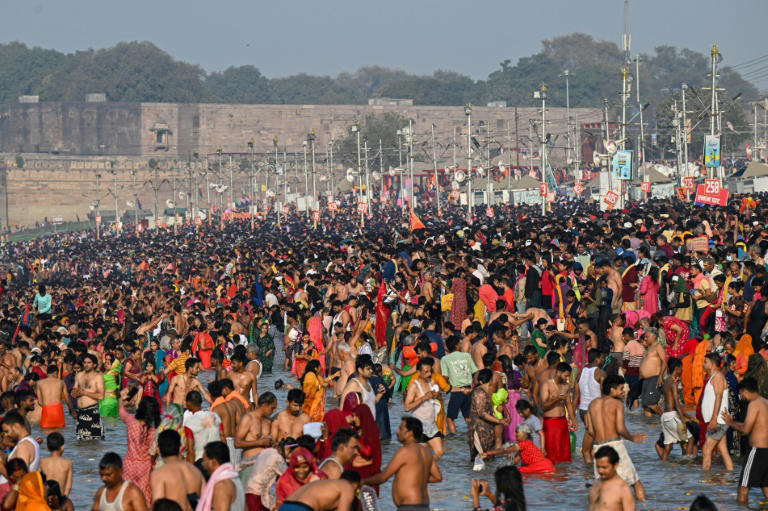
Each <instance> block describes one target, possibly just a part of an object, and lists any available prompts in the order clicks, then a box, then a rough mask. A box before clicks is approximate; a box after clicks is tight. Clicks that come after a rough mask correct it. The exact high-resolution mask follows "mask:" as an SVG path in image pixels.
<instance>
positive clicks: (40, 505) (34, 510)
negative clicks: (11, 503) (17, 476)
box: [16, 472, 51, 511]
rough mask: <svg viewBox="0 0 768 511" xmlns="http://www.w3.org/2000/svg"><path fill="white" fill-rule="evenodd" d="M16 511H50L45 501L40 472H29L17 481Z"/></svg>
mask: <svg viewBox="0 0 768 511" xmlns="http://www.w3.org/2000/svg"><path fill="white" fill-rule="evenodd" d="M16 511H51V508H50V507H48V503H47V502H46V500H45V486H44V485H43V478H42V477H41V476H40V472H30V473H29V474H27V475H25V476H24V477H22V478H21V481H19V496H18V497H17V499H16Z"/></svg>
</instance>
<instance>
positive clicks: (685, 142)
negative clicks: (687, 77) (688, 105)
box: [640, 83, 689, 176]
mask: <svg viewBox="0 0 768 511" xmlns="http://www.w3.org/2000/svg"><path fill="white" fill-rule="evenodd" d="M687 90H688V84H686V83H684V84H683V86H682V90H681V96H682V97H683V124H682V130H683V165H685V175H686V176H687V175H688V172H689V170H688V118H687V116H688V112H686V111H685V93H686V92H687ZM640 115H641V116H642V115H643V110H642V109H641V110H640ZM640 118H641V119H642V117H640Z"/></svg>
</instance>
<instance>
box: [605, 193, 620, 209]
mask: <svg viewBox="0 0 768 511" xmlns="http://www.w3.org/2000/svg"><path fill="white" fill-rule="evenodd" d="M618 201H619V194H618V193H616V192H614V191H613V190H608V192H606V194H605V197H603V202H605V203H606V204H608V209H611V208H613V207H614V206H615V205H616V203H617V202H618Z"/></svg>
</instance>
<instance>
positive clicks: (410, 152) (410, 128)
mask: <svg viewBox="0 0 768 511" xmlns="http://www.w3.org/2000/svg"><path fill="white" fill-rule="evenodd" d="M408 158H409V159H410V164H411V193H410V195H409V196H408V198H409V199H410V200H411V211H413V207H414V206H415V205H416V197H414V195H413V190H414V186H413V185H414V183H413V121H412V120H411V119H408Z"/></svg>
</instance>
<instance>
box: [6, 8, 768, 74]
mask: <svg viewBox="0 0 768 511" xmlns="http://www.w3.org/2000/svg"><path fill="white" fill-rule="evenodd" d="M630 4H631V5H630V11H631V32H632V50H633V53H634V52H636V51H641V52H649V51H651V50H652V49H653V47H654V46H656V45H659V44H672V45H676V46H680V47H688V48H691V49H694V50H698V51H701V52H708V50H709V48H710V47H711V45H712V42H713V41H715V40H716V41H717V42H718V45H719V46H720V49H721V53H722V54H723V56H724V57H725V62H724V63H725V64H739V63H742V62H744V61H747V60H750V59H753V58H756V57H760V56H762V55H765V54H766V53H768V33H767V31H766V29H765V22H766V19H768V0H735V1H730V2H727V1H723V0H631V2H630ZM623 5H624V1H623V0H581V1H576V0H535V1H534V0H476V1H474V2H470V1H466V0H464V1H457V0H388V1H371V0H326V1H324V2H323V1H317V0H315V1H307V0H277V1H259V0H250V1H248V0H219V1H218V2H214V1H211V0H184V1H172V0H171V1H162V0H161V1H158V0H151V1H149V0H132V1H114V0H106V1H105V0H55V1H54V0H48V1H44V0H3V1H2V2H0V41H2V42H9V41H21V42H24V43H26V44H28V45H32V46H41V47H45V48H55V49H57V50H60V51H66V52H72V51H75V50H78V49H86V48H102V47H106V46H111V45H113V44H115V43H117V42H120V41H130V40H148V41H152V42H154V43H155V44H157V45H158V46H159V47H161V48H163V49H164V50H166V51H167V52H169V53H170V54H171V55H173V56H174V57H176V58H178V59H181V60H184V61H187V62H192V63H196V64H199V65H201V66H202V67H203V68H205V69H206V70H209V71H212V70H221V69H224V68H226V67H228V66H232V65H235V66H236V65H242V64H253V65H255V66H256V67H258V68H259V69H260V70H261V71H262V73H263V74H265V75H267V76H269V77H275V76H285V75H289V74H293V73H299V72H306V73H311V74H331V75H335V74H337V73H339V72H341V71H354V70H356V69H357V68H359V67H361V66H364V65H382V66H387V67H392V68H399V69H404V70H406V71H409V72H413V73H431V72H432V71H434V70H436V69H450V70H455V71H458V72H461V73H465V74H468V75H471V76H472V77H474V78H484V77H486V76H487V75H488V73H490V72H491V71H493V70H494V69H496V68H497V67H498V64H499V62H501V61H502V60H504V59H507V58H509V59H511V60H512V61H513V62H516V61H517V59H518V58H519V57H521V56H526V55H530V54H532V53H535V52H537V51H538V50H539V48H540V42H541V40H542V39H547V38H551V37H553V36H557V35H562V34H567V33H571V32H586V33H589V34H592V35H593V36H595V37H596V38H599V39H608V40H612V41H616V42H617V43H618V42H620V37H621V32H622V27H623ZM759 85H760V86H761V88H763V89H768V79H763V80H762V81H760V82H759Z"/></svg>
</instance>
